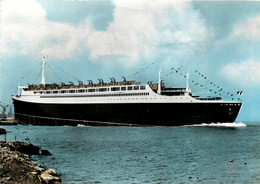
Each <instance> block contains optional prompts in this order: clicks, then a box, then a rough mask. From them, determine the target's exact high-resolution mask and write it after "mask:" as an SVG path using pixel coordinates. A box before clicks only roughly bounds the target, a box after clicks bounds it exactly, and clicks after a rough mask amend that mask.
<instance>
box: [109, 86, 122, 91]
mask: <svg viewBox="0 0 260 184" xmlns="http://www.w3.org/2000/svg"><path fill="white" fill-rule="evenodd" d="M111 91H120V87H112V88H111Z"/></svg>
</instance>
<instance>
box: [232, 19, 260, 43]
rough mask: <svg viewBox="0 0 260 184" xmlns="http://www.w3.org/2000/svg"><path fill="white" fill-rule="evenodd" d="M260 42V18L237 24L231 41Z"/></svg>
mask: <svg viewBox="0 0 260 184" xmlns="http://www.w3.org/2000/svg"><path fill="white" fill-rule="evenodd" d="M237 38H240V39H243V40H249V41H260V16H258V17H254V18H250V19H247V20H245V21H242V22H240V23H239V24H237V25H236V26H235V27H234V29H233V32H232V34H231V36H230V38H229V39H237Z"/></svg>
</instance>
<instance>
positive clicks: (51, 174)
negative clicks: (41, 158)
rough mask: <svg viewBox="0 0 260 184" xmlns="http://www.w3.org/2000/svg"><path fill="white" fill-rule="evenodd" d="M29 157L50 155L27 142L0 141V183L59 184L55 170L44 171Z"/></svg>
mask: <svg viewBox="0 0 260 184" xmlns="http://www.w3.org/2000/svg"><path fill="white" fill-rule="evenodd" d="M31 155H51V153H50V152H49V151H48V150H43V149H41V148H40V147H39V146H34V145H33V144H31V143H27V142H20V141H15V142H4V141H0V183H1V184H2V183H3V184H10V183H26V184H31V183H34V184H61V179H60V178H59V176H58V174H57V172H56V170H55V169H46V168H44V167H42V166H40V165H39V164H38V163H37V162H33V161H32V160H31Z"/></svg>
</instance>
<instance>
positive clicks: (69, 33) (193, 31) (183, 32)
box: [1, 0, 212, 64]
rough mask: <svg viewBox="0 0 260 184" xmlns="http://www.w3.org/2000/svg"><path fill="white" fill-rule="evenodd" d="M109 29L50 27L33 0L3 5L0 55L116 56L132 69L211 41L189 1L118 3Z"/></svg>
mask: <svg viewBox="0 0 260 184" xmlns="http://www.w3.org/2000/svg"><path fill="white" fill-rule="evenodd" d="M114 3H115V7H116V8H115V12H114V21H113V22H111V23H110V25H109V26H108V28H107V30H104V31H100V30H97V29H95V28H94V27H93V25H92V23H91V21H90V18H89V17H86V18H85V21H82V22H80V23H79V24H76V25H75V24H70V23H66V22H62V23H61V22H51V21H48V20H47V19H46V11H45V9H44V8H43V7H42V6H41V4H39V3H38V2H37V1H36V0H28V1H26V3H24V1H21V0H8V1H3V2H2V25H3V26H2V42H1V47H2V54H6V55H12V56H14V55H29V56H33V57H36V58H39V57H42V56H43V55H49V57H50V58H54V59H55V58H57V59H68V58H71V57H73V56H75V55H76V54H78V53H80V52H81V53H83V52H88V53H89V56H90V59H91V60H96V59H100V58H105V57H114V58H116V59H118V60H119V61H121V60H122V61H129V62H128V63H130V64H131V63H132V64H134V63H135V62H137V61H138V60H140V59H141V58H143V57H145V58H152V57H155V56H156V55H157V54H160V53H164V54H165V55H171V56H175V57H176V56H180V57H181V56H184V55H191V54H192V52H191V50H193V52H195V51H198V50H204V49H205V48H206V45H207V43H208V42H209V40H210V39H211V37H212V34H211V33H210V30H209V29H208V28H207V27H206V26H205V24H204V21H203V18H202V17H201V16H200V14H199V12H198V11H195V10H194V9H193V6H192V2H189V1H171V0H169V1H167V0H165V1H158V0H155V1H148V0H147V1H145V0H144V1H134V0H133V1H120V0H117V1H115V2H114Z"/></svg>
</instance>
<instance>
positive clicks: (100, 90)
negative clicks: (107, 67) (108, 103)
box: [99, 88, 107, 92]
mask: <svg viewBox="0 0 260 184" xmlns="http://www.w3.org/2000/svg"><path fill="white" fill-rule="evenodd" d="M103 91H107V88H99V92H103Z"/></svg>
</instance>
